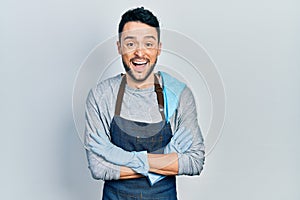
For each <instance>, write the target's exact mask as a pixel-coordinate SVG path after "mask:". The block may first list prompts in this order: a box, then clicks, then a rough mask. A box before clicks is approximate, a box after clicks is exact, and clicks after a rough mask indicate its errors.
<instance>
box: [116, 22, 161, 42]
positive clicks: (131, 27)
mask: <svg viewBox="0 0 300 200" xmlns="http://www.w3.org/2000/svg"><path fill="white" fill-rule="evenodd" d="M128 36H130V37H134V38H144V37H147V36H153V37H155V38H156V39H157V37H158V34H157V30H156V28H154V27H152V26H149V25H147V24H144V23H141V22H127V23H126V24H125V25H124V28H123V32H122V34H121V38H122V39H124V38H126V37H128Z"/></svg>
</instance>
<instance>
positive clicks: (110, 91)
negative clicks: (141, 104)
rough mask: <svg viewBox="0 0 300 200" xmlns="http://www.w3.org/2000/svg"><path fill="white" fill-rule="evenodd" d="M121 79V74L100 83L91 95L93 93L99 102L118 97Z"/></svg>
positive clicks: (92, 90)
mask: <svg viewBox="0 0 300 200" xmlns="http://www.w3.org/2000/svg"><path fill="white" fill-rule="evenodd" d="M121 79H122V76H121V74H118V75H115V76H113V77H110V78H108V79H105V80H102V81H100V82H98V83H97V85H96V86H95V87H94V88H92V89H91V91H90V95H91V93H92V94H93V96H94V98H95V100H96V101H98V102H99V101H101V100H103V99H107V98H110V97H112V96H114V95H116V93H117V92H118V89H119V86H120V83H121Z"/></svg>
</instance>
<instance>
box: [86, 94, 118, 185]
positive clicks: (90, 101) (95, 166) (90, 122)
mask: <svg viewBox="0 0 300 200" xmlns="http://www.w3.org/2000/svg"><path fill="white" fill-rule="evenodd" d="M102 96H103V95H102ZM99 105H101V98H100V95H97V91H96V89H93V90H91V91H90V92H89V95H88V97H87V100H86V111H85V117H86V120H85V138H84V144H85V146H86V147H87V144H88V143H89V141H90V140H91V138H90V135H89V134H90V133H96V131H97V130H98V131H99V132H100V133H102V134H107V135H108V136H109V125H110V120H108V119H107V116H105V115H104V114H103V112H101V109H100V108H99ZM102 106H103V105H102ZM86 155H87V160H88V167H89V169H90V171H91V174H92V177H93V178H94V179H101V180H116V179H119V178H120V166H117V165H114V164H112V163H110V162H107V161H106V160H104V158H102V157H100V156H98V155H96V154H94V153H93V152H92V151H90V150H88V148H86Z"/></svg>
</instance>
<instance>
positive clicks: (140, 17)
mask: <svg viewBox="0 0 300 200" xmlns="http://www.w3.org/2000/svg"><path fill="white" fill-rule="evenodd" d="M127 22H141V23H144V24H147V25H149V26H152V27H154V28H156V31H157V36H158V41H160V27H159V22H158V19H157V17H156V16H155V15H153V13H152V12H151V11H149V10H147V9H144V7H140V8H134V9H130V10H128V11H126V12H125V13H124V14H123V15H122V17H121V21H120V23H119V29H118V32H119V40H120V39H121V33H122V31H123V28H124V26H125V24H126V23H127Z"/></svg>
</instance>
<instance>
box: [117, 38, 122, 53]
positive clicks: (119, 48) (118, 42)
mask: <svg viewBox="0 0 300 200" xmlns="http://www.w3.org/2000/svg"><path fill="white" fill-rule="evenodd" d="M117 48H118V53H119V54H120V55H122V50H121V43H120V41H117Z"/></svg>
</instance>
